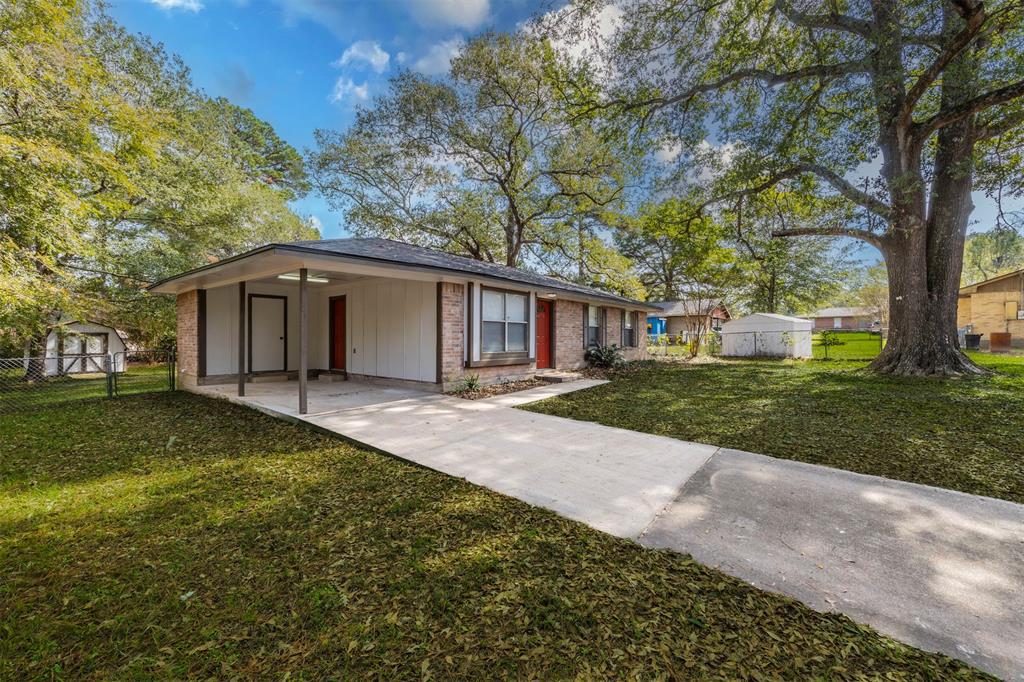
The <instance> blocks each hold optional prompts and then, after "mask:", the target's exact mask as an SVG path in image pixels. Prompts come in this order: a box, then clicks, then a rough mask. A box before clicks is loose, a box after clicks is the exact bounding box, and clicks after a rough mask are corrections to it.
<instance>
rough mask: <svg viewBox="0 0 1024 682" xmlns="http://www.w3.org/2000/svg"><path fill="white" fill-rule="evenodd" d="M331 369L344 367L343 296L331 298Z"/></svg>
mask: <svg viewBox="0 0 1024 682" xmlns="http://www.w3.org/2000/svg"><path fill="white" fill-rule="evenodd" d="M331 369H345V297H344V296H334V297H333V298H331Z"/></svg>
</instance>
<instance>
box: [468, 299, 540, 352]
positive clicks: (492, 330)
mask: <svg viewBox="0 0 1024 682" xmlns="http://www.w3.org/2000/svg"><path fill="white" fill-rule="evenodd" d="M481 293H482V295H483V301H482V305H481V315H480V352H481V353H482V354H487V353H526V352H527V351H528V350H529V345H528V339H529V329H530V323H529V316H528V314H527V311H528V308H529V303H530V297H529V296H528V295H527V294H521V293H517V292H514V291H501V290H498V289H483V290H482V292H481Z"/></svg>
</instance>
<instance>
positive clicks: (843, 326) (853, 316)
mask: <svg viewBox="0 0 1024 682" xmlns="http://www.w3.org/2000/svg"><path fill="white" fill-rule="evenodd" d="M804 317H805V319H809V320H811V321H813V322H814V329H815V330H817V331H820V330H823V329H836V330H841V331H855V330H865V329H877V328H878V327H879V326H880V325H881V322H880V321H879V319H878V318H879V315H878V311H877V310H874V309H873V308H858V307H847V308H822V309H821V310H818V311H815V312H813V313H811V314H810V315H805V316H804Z"/></svg>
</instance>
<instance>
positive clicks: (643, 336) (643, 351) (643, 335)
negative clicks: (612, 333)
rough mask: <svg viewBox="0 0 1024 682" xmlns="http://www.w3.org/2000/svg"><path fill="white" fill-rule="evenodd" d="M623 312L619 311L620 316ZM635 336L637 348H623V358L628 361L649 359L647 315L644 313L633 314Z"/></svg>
mask: <svg viewBox="0 0 1024 682" xmlns="http://www.w3.org/2000/svg"><path fill="white" fill-rule="evenodd" d="M623 312H625V311H619V313H620V314H621V313H623ZM609 316H610V312H609ZM619 333H621V328H620V330H619ZM633 335H634V336H635V337H636V346H635V347H634V348H623V349H622V357H623V358H624V359H626V360H643V359H644V358H646V357H647V315H646V314H645V313H643V312H640V311H637V312H635V313H634V314H633Z"/></svg>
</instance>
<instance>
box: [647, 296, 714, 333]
mask: <svg viewBox="0 0 1024 682" xmlns="http://www.w3.org/2000/svg"><path fill="white" fill-rule="evenodd" d="M651 305H652V306H655V307H656V308H658V311H657V312H655V313H648V315H647V324H648V329H650V330H651V331H652V332H653V330H655V329H658V330H660V331H659V332H657V333H659V334H669V335H671V336H675V335H677V334H683V335H685V334H687V333H688V332H689V331H690V330H691V329H694V328H696V326H697V323H698V322H699V321H700V318H701V317H703V318H704V328H705V329H708V330H712V329H713V330H715V331H720V330H721V329H722V325H723V324H724V323H726V322H728V321H729V320H730V319H732V317H731V316H730V315H729V311H728V310H727V309H726V308H725V306H724V305H722V304H720V303H698V302H697V301H693V300H688V299H683V300H679V301H652V302H651Z"/></svg>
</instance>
